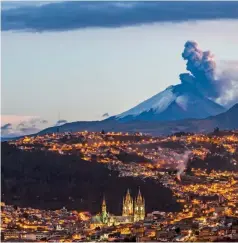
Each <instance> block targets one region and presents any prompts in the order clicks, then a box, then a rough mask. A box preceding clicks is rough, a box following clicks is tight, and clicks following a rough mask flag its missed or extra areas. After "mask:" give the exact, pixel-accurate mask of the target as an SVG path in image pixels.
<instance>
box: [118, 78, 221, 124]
mask: <svg viewBox="0 0 238 243" xmlns="http://www.w3.org/2000/svg"><path fill="white" fill-rule="evenodd" d="M224 111H225V108H224V107H223V106H221V105H219V104H217V103H216V102H214V101H212V100H210V99H208V98H207V97H205V96H204V95H203V94H202V93H200V92H199V91H198V90H197V89H196V88H194V86H192V85H190V84H189V83H182V84H178V85H172V86H169V87H168V88H167V89H165V90H164V91H162V92H160V93H158V94H156V95H154V96H153V97H151V98H150V99H147V100H145V101H144V102H142V103H140V104H138V105H137V106H135V107H133V108H131V109H129V110H128V111H125V112H123V113H121V114H119V115H117V116H115V117H113V118H115V119H117V120H120V121H125V122H126V121H133V120H135V121H137V120H138V121H173V120H182V119H188V118H197V119H202V118H206V117H209V116H214V115H217V114H219V113H222V112H224Z"/></svg>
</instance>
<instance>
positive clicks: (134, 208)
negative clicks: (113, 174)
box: [90, 189, 145, 228]
mask: <svg viewBox="0 0 238 243" xmlns="http://www.w3.org/2000/svg"><path fill="white" fill-rule="evenodd" d="M144 218H145V200H144V198H143V197H142V195H141V192H140V189H139V192H138V195H137V197H136V198H135V199H134V200H133V198H132V196H131V195H130V191H129V189H128V190H127V193H126V197H125V198H123V206H122V216H115V215H111V214H109V212H107V205H106V200H105V197H103V201H102V208H101V212H100V213H98V214H97V215H95V216H94V217H92V219H91V224H90V226H91V228H96V227H102V226H105V225H108V226H112V225H119V224H126V223H133V222H137V221H140V220H144Z"/></svg>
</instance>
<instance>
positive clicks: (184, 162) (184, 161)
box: [177, 151, 192, 181]
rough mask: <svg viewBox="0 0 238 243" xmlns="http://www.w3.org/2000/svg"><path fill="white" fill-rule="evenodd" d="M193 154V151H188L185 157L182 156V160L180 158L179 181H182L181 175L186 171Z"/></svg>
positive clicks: (178, 167)
mask: <svg viewBox="0 0 238 243" xmlns="http://www.w3.org/2000/svg"><path fill="white" fill-rule="evenodd" d="M191 154H192V152H191V151H186V152H185V153H184V154H183V155H181V156H180V158H178V162H179V164H178V166H177V170H178V172H177V179H178V180H179V181H181V174H182V173H183V172H184V171H185V169H186V167H187V164H188V160H189V157H190V155H191Z"/></svg>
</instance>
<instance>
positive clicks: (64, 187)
mask: <svg viewBox="0 0 238 243" xmlns="http://www.w3.org/2000/svg"><path fill="white" fill-rule="evenodd" d="M1 169H2V200H3V201H5V202H6V203H8V204H14V205H18V206H22V207H25V206H30V207H35V208H45V209H47V208H48V209H57V208H61V207H63V206H66V207H67V208H69V209H76V210H88V211H90V212H92V213H96V212H98V211H99V210H100V206H101V201H102V196H103V194H105V197H106V199H107V204H108V209H109V212H111V213H114V214H118V215H120V214H121V207H122V197H123V196H124V194H125V192H126V190H127V188H131V191H132V194H133V195H134V196H135V194H137V191H138V187H139V186H140V188H141V191H142V194H143V195H144V197H145V200H146V211H147V212H151V211H153V210H163V211H170V210H178V209H180V205H179V204H177V203H176V201H175V200H174V199H173V196H172V193H171V191H170V190H169V189H168V188H165V187H163V186H162V185H161V184H156V183H155V182H154V181H152V180H144V181H143V180H141V179H136V178H130V177H118V174H117V172H115V171H110V170H109V169H108V168H106V167H105V165H104V164H100V163H96V162H88V161H84V160H82V159H80V158H79V157H78V156H73V155H71V156H67V155H59V154H56V153H51V152H42V151H35V152H26V151H22V150H19V149H17V148H15V147H14V146H12V145H9V144H8V143H6V142H4V143H2V163H1Z"/></svg>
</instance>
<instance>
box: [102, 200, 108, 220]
mask: <svg viewBox="0 0 238 243" xmlns="http://www.w3.org/2000/svg"><path fill="white" fill-rule="evenodd" d="M101 218H102V222H103V223H106V222H107V220H108V213H107V205H106V200H105V197H104V196H103V201H102V214H101Z"/></svg>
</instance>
